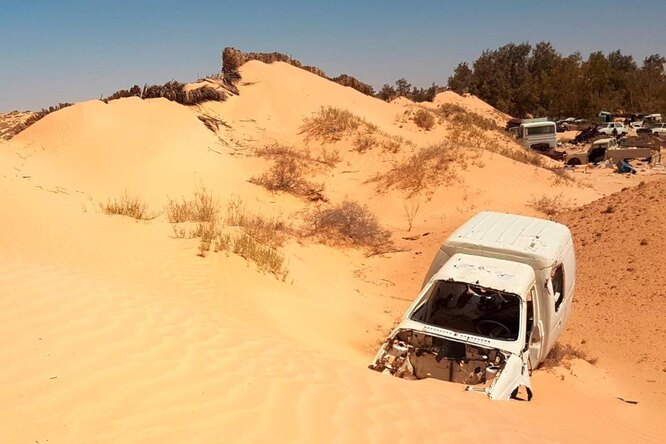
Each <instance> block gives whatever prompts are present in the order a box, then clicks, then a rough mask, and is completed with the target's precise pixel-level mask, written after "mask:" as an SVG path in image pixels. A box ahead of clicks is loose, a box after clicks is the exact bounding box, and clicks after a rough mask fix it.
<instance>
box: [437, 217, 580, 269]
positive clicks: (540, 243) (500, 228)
mask: <svg viewBox="0 0 666 444" xmlns="http://www.w3.org/2000/svg"><path fill="white" fill-rule="evenodd" d="M571 242H572V241H571V232H570V231H569V229H568V228H567V227H566V226H564V225H562V224H558V223H556V222H552V221H549V220H544V219H537V218H535V217H527V216H518V215H515V214H507V213H496V212H492V211H484V212H481V213H479V214H477V215H476V216H474V217H472V218H471V219H470V220H468V221H467V222H465V223H464V224H463V225H462V226H461V227H460V228H458V229H457V230H456V231H454V232H453V234H451V236H449V238H448V239H447V240H446V241H444V243H443V244H442V249H444V248H445V247H446V246H451V247H453V248H454V249H455V250H456V251H457V252H466V251H469V252H470V253H471V254H473V251H474V250H486V251H488V252H497V253H502V254H505V255H510V256H518V257H524V258H529V259H532V260H535V261H536V262H537V263H538V265H539V266H540V267H541V268H545V267H548V266H551V265H552V264H553V262H554V261H555V260H556V259H557V258H558V257H559V256H560V254H561V253H562V251H563V250H564V249H565V248H566V247H567V245H568V244H570V243H571ZM461 250H463V251H461ZM465 250H466V251H465ZM530 262H531V261H530Z"/></svg>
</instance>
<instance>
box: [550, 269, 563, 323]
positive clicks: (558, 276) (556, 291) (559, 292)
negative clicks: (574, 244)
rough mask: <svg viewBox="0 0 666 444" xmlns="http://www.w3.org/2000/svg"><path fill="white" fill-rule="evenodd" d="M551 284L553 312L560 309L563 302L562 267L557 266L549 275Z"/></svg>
mask: <svg viewBox="0 0 666 444" xmlns="http://www.w3.org/2000/svg"><path fill="white" fill-rule="evenodd" d="M551 280H552V282H553V296H554V297H555V311H557V310H559V309H560V305H562V301H563V300H564V267H563V266H562V264H560V265H558V266H557V268H555V270H554V271H553V273H552V275H551Z"/></svg>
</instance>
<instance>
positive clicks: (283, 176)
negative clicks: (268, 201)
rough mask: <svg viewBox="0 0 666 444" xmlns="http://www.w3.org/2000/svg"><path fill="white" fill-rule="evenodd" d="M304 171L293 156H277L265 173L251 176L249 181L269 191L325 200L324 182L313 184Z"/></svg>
mask: <svg viewBox="0 0 666 444" xmlns="http://www.w3.org/2000/svg"><path fill="white" fill-rule="evenodd" d="M305 172H306V170H305V168H304V167H303V166H302V164H301V163H299V162H298V161H297V160H296V159H295V158H294V157H278V158H277V159H275V161H274V162H273V166H272V167H271V168H270V169H269V170H268V171H267V172H266V173H264V174H262V175H261V176H259V177H253V178H251V179H250V182H252V183H254V184H256V185H261V186H262V187H264V188H266V189H267V190H269V191H284V192H287V193H290V194H293V195H295V196H299V197H304V198H306V199H308V200H310V201H313V202H316V201H320V200H326V199H325V198H324V194H323V192H324V184H321V185H318V184H314V183H312V182H310V181H309V180H307V179H305V178H304V177H303V175H304V174H305Z"/></svg>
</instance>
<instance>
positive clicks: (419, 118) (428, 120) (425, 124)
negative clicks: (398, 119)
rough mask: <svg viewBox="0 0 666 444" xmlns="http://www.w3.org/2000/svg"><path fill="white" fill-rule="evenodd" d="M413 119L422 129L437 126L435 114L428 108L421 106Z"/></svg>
mask: <svg viewBox="0 0 666 444" xmlns="http://www.w3.org/2000/svg"><path fill="white" fill-rule="evenodd" d="M412 120H413V121H414V123H415V124H416V126H418V127H419V128H421V129H424V130H426V131H430V130H431V129H433V128H434V126H435V123H436V122H435V115H434V114H433V113H431V112H430V111H428V110H427V109H424V108H421V109H419V110H417V111H416V112H415V113H414V116H412Z"/></svg>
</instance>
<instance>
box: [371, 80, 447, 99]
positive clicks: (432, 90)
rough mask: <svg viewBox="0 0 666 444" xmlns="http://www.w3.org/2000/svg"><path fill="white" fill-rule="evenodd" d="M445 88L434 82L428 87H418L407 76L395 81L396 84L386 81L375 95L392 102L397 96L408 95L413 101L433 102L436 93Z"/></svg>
mask: <svg viewBox="0 0 666 444" xmlns="http://www.w3.org/2000/svg"><path fill="white" fill-rule="evenodd" d="M443 89H445V88H442V87H441V86H439V85H437V84H435V83H433V84H432V85H431V86H430V87H428V88H417V87H415V86H412V84H411V83H409V82H408V81H407V80H406V79H405V78H402V79H398V80H396V81H395V86H391V85H389V84H388V83H385V84H384V86H382V89H380V90H379V91H378V92H377V94H375V97H377V98H378V99H382V100H386V101H387V102H390V101H391V100H393V99H395V98H396V97H407V98H408V99H409V100H411V101H413V102H432V101H433V100H434V99H435V95H436V94H437V93H438V92H440V91H442V90H443Z"/></svg>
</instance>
